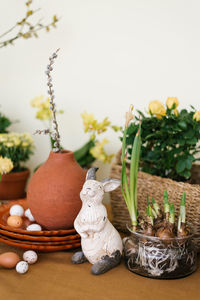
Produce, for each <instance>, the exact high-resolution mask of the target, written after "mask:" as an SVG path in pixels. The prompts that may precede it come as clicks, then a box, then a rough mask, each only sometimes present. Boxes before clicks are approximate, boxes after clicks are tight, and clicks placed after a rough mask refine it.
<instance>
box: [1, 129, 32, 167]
mask: <svg viewBox="0 0 200 300" xmlns="http://www.w3.org/2000/svg"><path fill="white" fill-rule="evenodd" d="M33 148H34V145H33V139H32V138H31V136H30V134H29V133H15V132H13V133H12V132H11V133H1V134H0V156H1V161H0V164H1V163H2V165H0V167H3V165H4V161H3V160H2V159H3V158H8V159H10V160H11V162H12V164H13V167H12V172H21V171H23V170H25V169H26V168H25V167H24V166H22V165H21V162H26V161H27V160H28V159H29V158H30V156H31V154H33ZM7 162H8V160H7Z"/></svg>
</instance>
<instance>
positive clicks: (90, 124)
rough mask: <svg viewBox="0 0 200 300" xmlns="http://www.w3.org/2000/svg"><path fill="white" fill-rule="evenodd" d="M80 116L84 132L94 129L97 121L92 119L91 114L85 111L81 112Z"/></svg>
mask: <svg viewBox="0 0 200 300" xmlns="http://www.w3.org/2000/svg"><path fill="white" fill-rule="evenodd" d="M81 117H82V119H83V126H84V131H85V132H88V131H92V130H96V126H97V121H96V120H95V119H94V115H93V114H88V113H87V112H86V111H85V112H84V113H82V114H81Z"/></svg>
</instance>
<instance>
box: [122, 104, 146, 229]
mask: <svg viewBox="0 0 200 300" xmlns="http://www.w3.org/2000/svg"><path fill="white" fill-rule="evenodd" d="M132 109H133V108H132V107H131V108H130V110H129V112H128V113H127V114H126V125H125V129H124V133H123V140H122V157H121V160H122V175H121V189H122V194H123V197H124V200H125V202H126V205H127V208H128V211H129V214H130V217H131V223H132V226H133V230H134V231H135V230H136V227H137V177H138V168H139V159H140V149H141V123H140V125H139V129H138V132H137V134H136V136H135V139H134V142H133V147H132V153H131V162H130V180H129V183H128V178H127V174H126V154H127V153H126V146H127V144H126V136H127V130H128V125H129V122H130V120H132V118H133V116H132Z"/></svg>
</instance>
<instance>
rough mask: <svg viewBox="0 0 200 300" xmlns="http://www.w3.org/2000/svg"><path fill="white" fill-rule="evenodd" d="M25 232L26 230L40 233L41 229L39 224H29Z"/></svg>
mask: <svg viewBox="0 0 200 300" xmlns="http://www.w3.org/2000/svg"><path fill="white" fill-rule="evenodd" d="M26 230H28V231H41V230H42V227H41V226H40V225H39V224H31V225H29V226H28V227H26Z"/></svg>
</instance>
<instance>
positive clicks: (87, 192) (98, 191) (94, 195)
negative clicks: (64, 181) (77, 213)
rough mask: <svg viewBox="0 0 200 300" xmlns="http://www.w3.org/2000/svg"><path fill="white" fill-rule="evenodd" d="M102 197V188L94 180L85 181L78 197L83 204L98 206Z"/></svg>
mask: <svg viewBox="0 0 200 300" xmlns="http://www.w3.org/2000/svg"><path fill="white" fill-rule="evenodd" d="M103 195H104V188H103V184H102V183H101V182H98V181H96V180H87V181H86V182H85V183H84V185H83V188H82V191H81V193H80V197H81V200H82V202H83V203H86V202H91V203H93V204H94V203H95V204H100V203H101V202H102V198H103Z"/></svg>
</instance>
